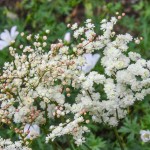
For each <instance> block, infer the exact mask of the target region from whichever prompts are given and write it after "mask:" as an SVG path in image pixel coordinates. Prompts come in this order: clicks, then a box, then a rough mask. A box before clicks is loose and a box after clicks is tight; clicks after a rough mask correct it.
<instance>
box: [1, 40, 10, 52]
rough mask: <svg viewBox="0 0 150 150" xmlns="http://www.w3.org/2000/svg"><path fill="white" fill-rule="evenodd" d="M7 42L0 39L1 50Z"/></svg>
mask: <svg viewBox="0 0 150 150" xmlns="http://www.w3.org/2000/svg"><path fill="white" fill-rule="evenodd" d="M8 45H9V44H8V43H7V42H6V41H2V40H0V50H3V49H4V48H5V47H7V46H8Z"/></svg>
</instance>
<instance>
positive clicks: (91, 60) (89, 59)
mask: <svg viewBox="0 0 150 150" xmlns="http://www.w3.org/2000/svg"><path fill="white" fill-rule="evenodd" d="M83 56H84V57H85V59H86V64H85V65H84V66H82V71H84V72H85V73H88V72H90V71H91V70H92V69H93V68H94V67H95V65H96V63H97V61H98V60H99V58H100V55H99V54H94V55H92V54H84V55H83Z"/></svg>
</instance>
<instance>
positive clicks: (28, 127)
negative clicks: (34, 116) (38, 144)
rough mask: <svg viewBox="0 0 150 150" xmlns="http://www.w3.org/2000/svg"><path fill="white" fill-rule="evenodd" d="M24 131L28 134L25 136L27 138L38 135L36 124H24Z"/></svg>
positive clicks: (38, 130) (38, 129)
mask: <svg viewBox="0 0 150 150" xmlns="http://www.w3.org/2000/svg"><path fill="white" fill-rule="evenodd" d="M28 132H29V133H28ZM24 133H28V135H27V136H26V138H27V139H29V138H36V137H37V136H39V135H40V128H39V126H38V125H36V124H34V125H30V124H26V125H25V127H24Z"/></svg>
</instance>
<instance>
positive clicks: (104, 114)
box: [0, 17, 150, 145]
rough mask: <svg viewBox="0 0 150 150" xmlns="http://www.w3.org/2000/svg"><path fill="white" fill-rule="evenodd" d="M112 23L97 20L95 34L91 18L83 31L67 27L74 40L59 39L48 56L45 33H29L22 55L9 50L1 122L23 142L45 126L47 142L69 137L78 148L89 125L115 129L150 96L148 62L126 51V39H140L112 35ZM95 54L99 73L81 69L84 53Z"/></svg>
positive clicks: (2, 81) (0, 98) (3, 78)
mask: <svg viewBox="0 0 150 150" xmlns="http://www.w3.org/2000/svg"><path fill="white" fill-rule="evenodd" d="M117 20H118V19H117V18H116V17H111V19H110V21H108V20H106V19H104V20H102V21H101V25H100V29H101V31H103V34H102V35H99V34H96V33H95V31H94V27H95V26H94V24H93V23H92V22H91V19H87V20H86V22H85V25H84V26H82V27H78V25H77V24H76V23H75V24H73V25H68V26H69V27H70V28H71V30H72V31H73V36H74V38H75V40H74V41H75V42H74V43H72V44H66V43H65V42H63V41H62V40H59V42H58V43H57V44H51V47H50V50H49V51H48V52H46V51H45V49H46V47H47V45H48V43H47V42H46V40H47V36H46V35H44V36H42V37H41V36H39V35H35V36H33V35H28V36H27V39H28V40H29V42H30V41H32V40H34V42H30V43H32V44H30V45H29V46H27V45H26V46H23V45H20V48H19V49H22V54H21V55H19V54H17V53H16V49H15V48H13V47H9V50H10V53H11V55H12V56H13V58H14V59H13V61H12V62H7V63H5V64H4V67H3V73H2V74H1V76H0V87H1V94H0V101H1V102H0V122H1V123H2V124H7V125H8V126H9V127H10V128H11V129H12V130H13V131H14V132H15V133H16V134H18V135H19V137H20V140H22V141H23V144H25V145H28V144H29V143H30V142H29V141H30V140H33V139H34V138H36V137H38V136H39V135H40V132H39V129H38V132H36V130H34V129H32V131H31V130H30V128H34V126H38V127H40V129H41V130H42V128H45V124H46V125H49V128H47V129H46V132H45V135H46V142H49V140H52V141H53V140H54V139H55V138H56V137H60V136H63V135H66V134H69V135H72V136H73V138H74V140H75V143H76V144H77V145H81V144H82V143H83V142H85V138H84V136H83V135H84V133H86V132H89V129H88V127H87V124H88V123H90V121H92V122H96V123H103V124H107V125H109V126H117V125H118V122H119V120H120V119H122V118H124V117H125V116H126V114H127V110H126V109H127V108H128V107H129V106H131V105H133V104H134V103H135V101H139V100H140V101H141V100H143V99H144V97H145V96H146V95H147V94H149V93H150V61H146V60H145V59H143V58H141V56H140V54H138V53H136V52H129V51H128V44H129V43H130V42H131V41H135V43H139V41H140V40H139V39H133V37H132V36H131V35H130V34H124V35H122V34H118V35H116V34H115V32H114V31H113V28H114V25H115V24H116V22H117ZM48 32H49V31H48V30H47V31H46V33H48ZM21 35H22V36H23V33H22V34H21ZM95 53H101V59H100V62H98V63H97V66H99V67H103V71H101V73H100V72H98V71H90V70H88V71H84V69H82V68H84V67H85V66H84V65H85V63H86V59H85V57H84V55H85V54H95ZM97 57H98V58H99V56H97ZM95 59H96V58H95ZM91 69H92V68H91ZM99 86H100V87H101V89H100V88H97V87H99ZM101 93H103V94H101ZM72 94H73V96H72ZM51 120H53V121H51ZM52 122H55V124H53V123H52ZM27 127H28V129H27ZM44 131H45V130H44ZM30 132H32V133H30ZM29 134H30V135H29Z"/></svg>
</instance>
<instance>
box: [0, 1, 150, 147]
mask: <svg viewBox="0 0 150 150" xmlns="http://www.w3.org/2000/svg"><path fill="white" fill-rule="evenodd" d="M116 12H120V13H122V12H125V13H126V16H125V17H124V18H123V19H122V20H121V21H119V23H118V24H117V26H116V27H115V31H116V32H117V33H126V32H128V33H130V34H132V35H133V36H135V37H143V41H142V42H141V43H140V44H139V45H138V46H137V45H134V44H131V46H130V49H131V50H132V51H135V52H139V53H140V54H141V55H142V57H144V58H146V59H150V0H0V33H1V32H3V31H4V29H8V30H10V29H11V27H12V26H17V30H18V31H19V32H20V33H21V32H26V33H33V34H34V33H35V34H36V33H41V32H43V31H45V30H46V29H49V30H50V31H51V34H50V36H49V37H48V38H49V39H48V40H49V42H55V41H56V40H57V39H58V38H62V39H63V37H64V35H65V33H67V32H68V28H67V27H66V24H68V23H74V22H77V23H78V24H83V23H84V21H85V20H86V19H87V18H91V19H92V20H93V22H94V23H95V25H96V30H97V32H99V26H100V21H101V19H103V18H109V17H110V16H113V15H115V13H116ZM19 38H20V37H18V38H17V41H19V40H20V39H19ZM23 42H24V41H23ZM16 44H18V45H19V43H16ZM24 44H25V43H24ZM10 60H11V57H10V54H9V51H8V47H7V48H5V49H3V50H1V51H0V68H2V66H3V64H4V62H6V61H10ZM149 100H150V98H149V97H148V96H147V97H146V98H145V101H144V102H138V103H137V104H136V105H135V106H134V108H130V110H128V112H129V115H128V116H127V118H126V119H124V120H122V121H121V123H120V125H119V127H118V130H119V134H120V135H121V136H122V140H123V141H124V143H125V145H126V146H127V147H128V149H129V150H150V144H148V143H142V142H141V139H140V134H139V131H140V130H141V129H150V115H149V114H150V109H149V108H150V103H149ZM89 126H90V128H91V131H92V132H91V133H89V134H88V135H87V142H86V144H85V145H83V146H81V147H76V146H75V145H74V143H73V140H72V139H71V138H70V137H64V138H61V139H58V141H57V142H58V143H59V145H60V147H59V148H58V147H57V148H55V149H60V150H119V149H120V148H119V145H118V142H117V140H116V138H115V137H114V133H113V132H112V130H111V128H109V127H106V126H105V127H104V126H102V125H94V124H93V125H89ZM4 129H6V127H3V126H2V127H1V128H0V136H3V137H7V138H9V137H11V138H12V139H14V140H15V138H16V137H15V135H14V133H12V132H11V131H10V130H9V129H7V130H4ZM44 138H45V137H44V136H41V137H40V138H38V139H37V140H36V141H35V142H33V143H32V148H33V150H38V149H39V150H53V149H54V148H52V147H51V144H45V143H44ZM68 138H69V140H68Z"/></svg>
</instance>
